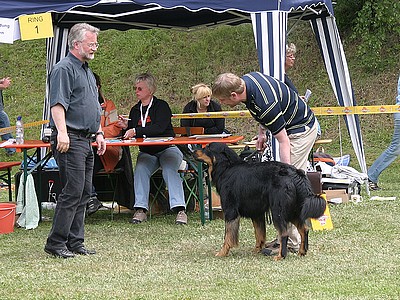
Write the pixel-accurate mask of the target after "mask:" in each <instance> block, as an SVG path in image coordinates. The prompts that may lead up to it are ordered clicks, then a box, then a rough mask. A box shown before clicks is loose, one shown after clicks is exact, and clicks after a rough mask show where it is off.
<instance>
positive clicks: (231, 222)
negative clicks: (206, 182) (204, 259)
mask: <svg viewBox="0 0 400 300" xmlns="http://www.w3.org/2000/svg"><path fill="white" fill-rule="evenodd" d="M194 156H195V158H196V159H197V160H200V161H203V162H205V163H207V164H208V168H209V169H208V170H209V173H210V176H211V180H212V183H213V184H214V185H215V187H216V189H217V192H218V194H219V195H220V197H221V205H222V210H223V213H224V218H225V239H224V244H223V246H222V248H221V250H220V251H219V252H218V253H217V254H216V255H217V256H226V255H228V253H229V250H230V249H231V248H232V247H235V246H237V245H238V242H239V222H240V217H245V218H251V220H252V222H253V226H254V230H255V236H256V249H255V250H256V251H257V252H259V251H260V250H261V249H262V248H263V247H264V244H265V238H266V228H265V214H266V212H268V211H271V215H272V222H273V224H274V226H275V228H276V229H277V230H278V232H279V233H280V236H281V241H280V245H281V246H280V249H279V253H278V255H277V256H275V257H274V259H275V260H280V259H282V258H285V257H286V254H287V241H288V232H287V225H288V223H289V222H291V223H293V224H294V225H295V226H296V227H297V229H298V231H299V233H300V236H301V245H300V249H299V255H300V256H303V255H305V254H306V252H307V250H308V228H307V227H306V225H305V221H306V220H307V219H308V218H318V217H320V216H322V215H323V213H324V211H325V207H326V201H325V200H324V199H323V198H322V197H320V196H318V195H315V194H314V193H313V192H312V190H311V184H310V181H309V180H308V178H307V176H306V175H305V173H304V172H303V171H302V170H298V169H296V168H294V167H293V166H290V165H288V164H284V163H281V162H276V161H271V162H262V163H247V162H244V161H243V160H242V159H241V158H240V157H239V156H238V155H237V154H236V152H235V151H233V150H232V149H230V148H229V147H228V146H227V145H225V144H222V143H211V144H210V145H208V146H207V147H205V148H204V149H201V150H196V151H195V152H194Z"/></svg>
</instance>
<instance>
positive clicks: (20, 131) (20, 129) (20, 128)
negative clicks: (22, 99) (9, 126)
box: [15, 116, 24, 144]
mask: <svg viewBox="0 0 400 300" xmlns="http://www.w3.org/2000/svg"><path fill="white" fill-rule="evenodd" d="M15 127H16V129H15V140H16V142H17V144H23V143H24V124H23V123H22V117H21V116H18V117H17V122H16V123H15Z"/></svg>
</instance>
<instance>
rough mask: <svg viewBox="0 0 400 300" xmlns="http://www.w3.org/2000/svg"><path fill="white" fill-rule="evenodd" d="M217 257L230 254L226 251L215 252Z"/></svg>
mask: <svg viewBox="0 0 400 300" xmlns="http://www.w3.org/2000/svg"><path fill="white" fill-rule="evenodd" d="M215 256H217V257H225V256H228V253H227V252H226V251H219V252H217V253H216V254H215Z"/></svg>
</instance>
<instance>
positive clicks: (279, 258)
mask: <svg viewBox="0 0 400 300" xmlns="http://www.w3.org/2000/svg"><path fill="white" fill-rule="evenodd" d="M282 259H285V257H284V256H281V255H277V256H274V261H279V260H282Z"/></svg>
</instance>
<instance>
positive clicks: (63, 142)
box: [51, 104, 69, 153]
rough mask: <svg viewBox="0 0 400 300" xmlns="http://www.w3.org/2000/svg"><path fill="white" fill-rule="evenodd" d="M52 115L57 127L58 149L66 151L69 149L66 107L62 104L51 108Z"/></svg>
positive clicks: (62, 151)
mask: <svg viewBox="0 0 400 300" xmlns="http://www.w3.org/2000/svg"><path fill="white" fill-rule="evenodd" d="M51 116H52V118H53V121H54V124H55V125H56V128H57V132H58V133H57V151H59V152H61V153H64V152H67V151H68V149H69V136H68V133H67V125H66V122H65V109H64V107H63V106H62V105H61V104H57V105H55V106H53V107H52V108H51Z"/></svg>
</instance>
